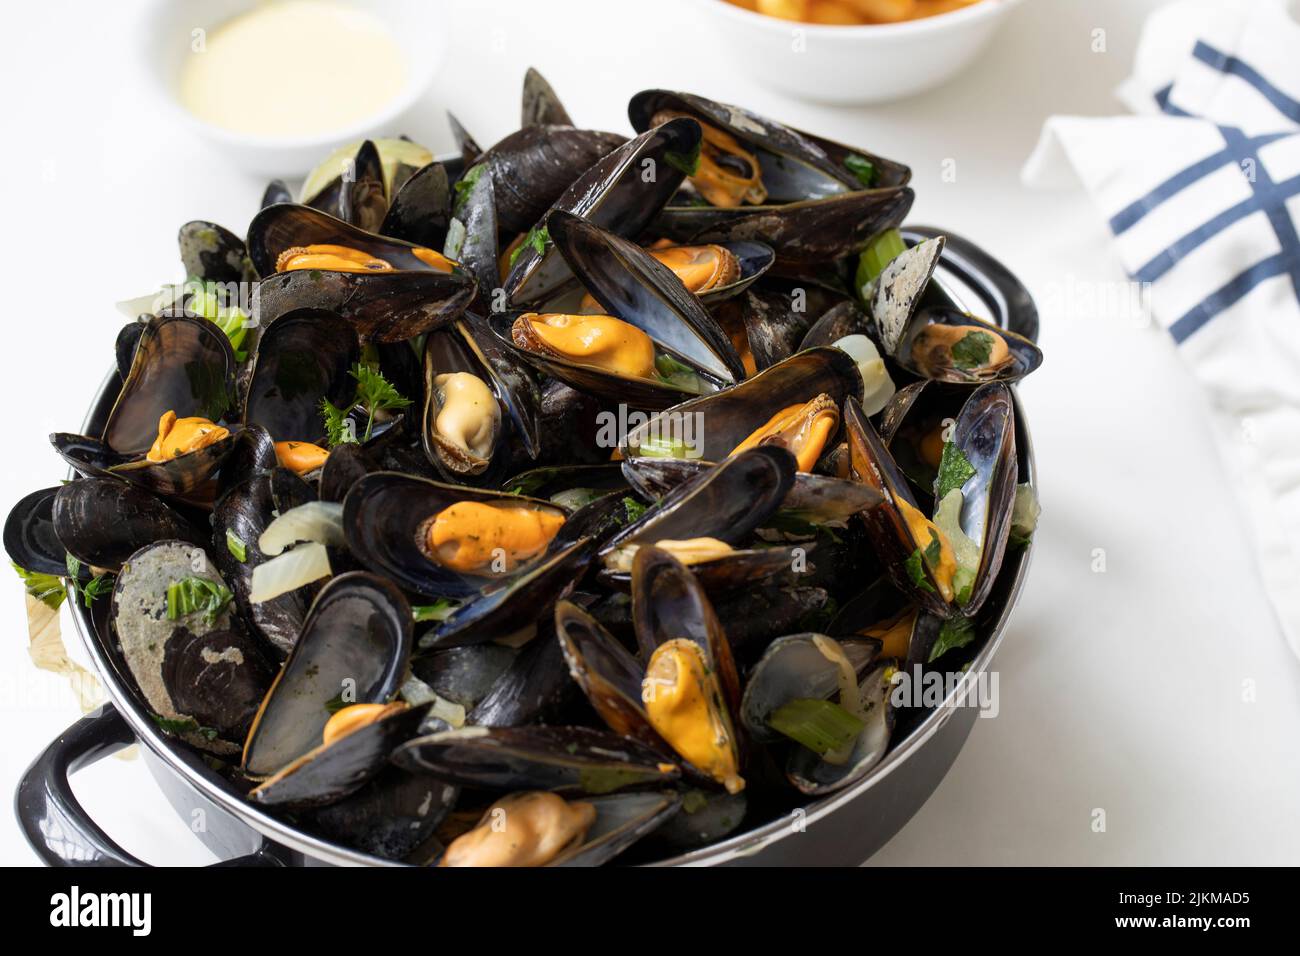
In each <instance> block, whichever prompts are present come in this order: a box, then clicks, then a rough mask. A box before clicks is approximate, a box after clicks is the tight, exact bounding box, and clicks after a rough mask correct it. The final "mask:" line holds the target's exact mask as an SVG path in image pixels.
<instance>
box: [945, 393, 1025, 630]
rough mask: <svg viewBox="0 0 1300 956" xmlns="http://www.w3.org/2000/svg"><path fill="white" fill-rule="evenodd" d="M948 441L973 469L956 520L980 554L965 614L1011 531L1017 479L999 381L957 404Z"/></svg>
mask: <svg viewBox="0 0 1300 956" xmlns="http://www.w3.org/2000/svg"><path fill="white" fill-rule="evenodd" d="M952 441H953V444H954V445H955V446H956V447H957V449H958V450H960V451H961V453H962V455H963V456H965V459H966V461H967V462H968V463H969V464H970V466H971V468H972V469H973V473H972V474H971V476H970V477H969V478H967V479H966V481H965V483H964V484H963V485H962V487H961V492H962V506H961V514H960V517H959V523H960V525H961V530H962V533H963V534H964V535H965V536H966V537H967V538H969V539H970V540H971V541H972V542H974V544H975V546H976V547H977V548H979V553H980V559H979V569H978V570H977V571H976V574H975V582H974V584H973V586H972V588H971V594H970V598H969V600H967V601H966V603H965V604H963V605H962V613H964V614H966V615H967V616H970V615H973V614H975V613H976V612H978V611H979V609H980V607H981V606H982V605H983V604H984V601H985V599H986V598H987V597H988V595H989V592H990V590H991V589H992V587H993V581H994V579H995V578H996V577H997V573H998V570H999V569H1000V568H1001V566H1002V556H1003V553H1004V552H1005V550H1006V545H1007V538H1008V536H1009V534H1010V532H1011V512H1012V507H1013V505H1014V502H1015V497H1016V475H1017V462H1016V426H1015V408H1014V402H1013V401H1012V397H1011V390H1010V389H1009V388H1008V387H1007V386H1006V385H1002V384H1000V383H995V384H991V385H983V386H981V387H980V388H977V389H976V390H975V391H974V392H973V393H972V394H971V396H970V398H969V399H967V400H966V404H965V405H963V406H962V410H961V414H960V415H958V417H957V424H956V427H955V428H954V429H953V435H952Z"/></svg>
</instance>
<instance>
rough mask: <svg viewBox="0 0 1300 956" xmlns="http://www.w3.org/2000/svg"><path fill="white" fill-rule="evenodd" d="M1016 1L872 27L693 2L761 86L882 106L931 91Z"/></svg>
mask: <svg viewBox="0 0 1300 956" xmlns="http://www.w3.org/2000/svg"><path fill="white" fill-rule="evenodd" d="M1019 2H1020V0H980V2H979V3H976V4H973V5H972V6H969V7H964V8H962V9H960V10H954V11H952V12H951V13H941V14H939V15H938V16H933V17H924V18H922V19H920V20H907V21H904V22H902V23H889V24H881V25H878V26H856V27H855V26H821V25H817V24H810V23H794V22H792V21H790V20H780V19H777V18H776V17H770V16H766V15H763V14H759V13H754V12H752V11H750V10H746V9H744V8H743V7H738V6H736V5H735V4H732V3H728V2H726V0H696V3H697V5H698V6H699V7H700V9H701V10H702V11H703V13H704V16H705V19H706V20H707V21H709V23H710V25H711V27H712V28H713V30H714V32H715V33H716V34H717V36H718V38H719V41H720V42H721V43H722V44H723V45H724V46H726V47H727V48H728V50H729V51H730V52H731V54H732V57H733V58H734V59H735V61H736V63H737V65H739V66H740V67H741V69H742V70H744V71H745V72H746V73H748V74H749V75H750V76H752V77H753V78H754V79H755V80H757V81H758V82H759V83H761V84H763V85H764V86H767V87H769V88H771V89H774V90H777V91H779V92H781V93H787V94H789V95H790V96H794V97H798V98H799V99H803V100H809V101H811V102H814V103H832V104H837V105H847V104H854V103H883V102H886V101H888V100H897V99H902V98H903V97H905V96H912V95H914V94H916V93H920V92H922V91H924V90H929V89H933V88H934V87H936V86H939V85H940V84H941V83H944V82H946V81H947V80H949V79H951V78H952V77H954V76H956V75H957V74H958V73H959V72H961V70H963V69H964V68H965V67H966V66H968V65H969V64H970V63H971V62H972V61H973V60H974V59H975V58H976V57H977V56H978V55H979V54H980V52H981V51H982V50H983V49H984V47H985V46H986V45H987V44H988V42H989V40H991V39H992V38H993V34H994V32H995V31H996V30H997V28H998V26H999V24H1001V22H1002V20H1003V18H1005V17H1006V15H1007V12H1008V11H1009V10H1010V9H1011V8H1012V7H1014V6H1015V5H1016V4H1017V3H1019Z"/></svg>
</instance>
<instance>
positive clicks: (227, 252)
mask: <svg viewBox="0 0 1300 956" xmlns="http://www.w3.org/2000/svg"><path fill="white" fill-rule="evenodd" d="M177 239H178V241H179V243H180V247H181V263H182V264H183V265H184V266H185V275H186V277H187V278H190V279H198V280H200V281H203V282H216V283H220V284H222V285H233V284H236V283H240V282H251V281H253V280H254V279H255V278H256V276H255V275H254V273H253V267H252V263H251V262H250V261H249V259H248V248H247V247H246V246H245V245H244V240H243V239H240V238H239V237H238V236H237V235H235V234H234V233H233V232H231V231H230V230H229V229H226V228H225V227H224V226H219V225H217V224H216V223H215V222H204V221H202V220H195V221H194V222H187V223H186V224H185V225H183V226H181V229H180V235H179V236H178V237H177Z"/></svg>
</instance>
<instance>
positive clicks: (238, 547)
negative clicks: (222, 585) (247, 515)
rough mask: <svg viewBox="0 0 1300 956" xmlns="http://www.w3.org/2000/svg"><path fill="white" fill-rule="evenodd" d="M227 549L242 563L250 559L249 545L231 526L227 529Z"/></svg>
mask: <svg viewBox="0 0 1300 956" xmlns="http://www.w3.org/2000/svg"><path fill="white" fill-rule="evenodd" d="M226 550H227V551H229V552H230V555H231V557H233V558H234V559H235V560H236V561H238V562H239V563H240V564H243V563H244V562H245V561H247V560H248V545H246V544H244V540H243V539H242V538H241V537H240V536H239V535H237V534H235V532H233V531H231V530H230V529H229V528H227V529H226Z"/></svg>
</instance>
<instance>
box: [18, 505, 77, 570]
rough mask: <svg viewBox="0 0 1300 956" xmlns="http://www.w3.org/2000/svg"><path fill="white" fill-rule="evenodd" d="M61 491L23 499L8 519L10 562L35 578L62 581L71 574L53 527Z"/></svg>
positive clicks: (63, 549)
mask: <svg viewBox="0 0 1300 956" xmlns="http://www.w3.org/2000/svg"><path fill="white" fill-rule="evenodd" d="M59 490H60V489H58V488H42V489H40V490H39V491H33V492H32V493H31V494H29V495H24V496H23V498H22V499H20V500H19V501H18V503H17V504H15V505H14V506H13V507H12V508H10V509H9V515H8V517H6V518H5V527H4V545H5V552H6V553H7V554H8V555H9V560H10V561H12V562H13V563H14V564H16V565H18V567H20V568H22V569H23V570H25V571H31V572H32V573H33V574H52V575H54V576H55V577H62V576H64V575H66V574H67V573H68V553H67V548H66V547H65V546H64V544H63V542H62V541H60V540H59V536H58V533H57V531H56V530H55V527H54V499H55V497H56V496H57V494H58V493H59Z"/></svg>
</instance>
